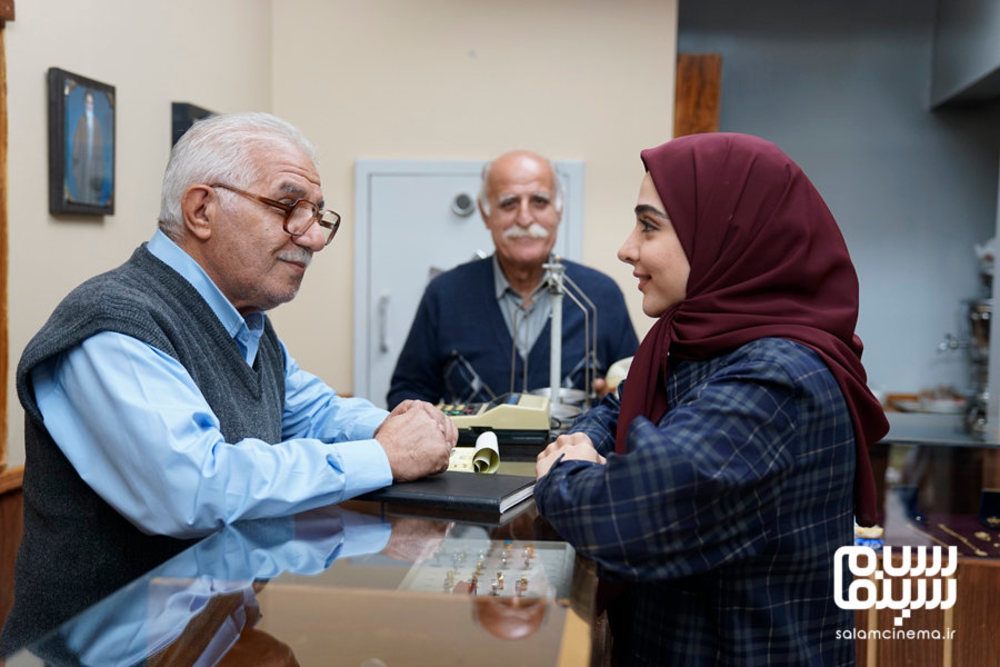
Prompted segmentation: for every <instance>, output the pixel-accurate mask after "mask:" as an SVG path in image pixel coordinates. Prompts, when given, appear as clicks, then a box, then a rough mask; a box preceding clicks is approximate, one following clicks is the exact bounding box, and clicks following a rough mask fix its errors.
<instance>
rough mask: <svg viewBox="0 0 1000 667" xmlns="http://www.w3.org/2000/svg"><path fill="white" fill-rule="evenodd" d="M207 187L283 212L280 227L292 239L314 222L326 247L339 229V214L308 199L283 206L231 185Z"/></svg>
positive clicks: (301, 233) (217, 184)
mask: <svg viewBox="0 0 1000 667" xmlns="http://www.w3.org/2000/svg"><path fill="white" fill-rule="evenodd" d="M209 187H211V188H223V189H225V190H229V191H231V192H235V193H236V194H238V195H241V196H243V197H246V198H247V199H252V200H253V201H256V202H260V203H261V204H264V205H266V206H273V207H274V208H276V209H278V210H280V211H282V212H284V214H285V219H284V220H283V221H282V223H281V226H282V227H283V228H284V230H285V233H286V234H288V235H289V236H291V237H292V238H298V237H300V236H302V235H303V234H305V233H306V232H308V231H309V228H310V227H312V225H313V223H314V222H318V223H319V229H320V231H321V232H322V233H323V238H324V241H323V245H324V246H328V245H330V241H332V240H333V237H334V236H336V235H337V230H338V229H340V214H339V213H337V212H336V211H331V210H330V209H327V208H324V209H321V208H320V207H319V206H316V204H314V203H312V202H311V201H309V200H308V199H296V200H295V201H293V202H292V203H291V204H284V203H282V202H280V201H276V200H274V199H268V198H267V197H261V196H260V195H255V194H253V193H251V192H247V191H246V190H240V189H239V188H234V187H233V186H231V185H225V184H223V183H213V184H212V185H210V186H209Z"/></svg>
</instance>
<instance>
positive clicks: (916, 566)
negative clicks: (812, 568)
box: [856, 413, 1000, 667]
mask: <svg viewBox="0 0 1000 667" xmlns="http://www.w3.org/2000/svg"><path fill="white" fill-rule="evenodd" d="M887 417H888V418H889V423H890V430H889V434H888V435H887V436H886V437H885V438H884V439H883V440H882V441H881V442H880V443H878V444H876V445H874V446H873V447H872V448H871V450H870V455H871V461H872V468H873V470H874V472H875V479H876V488H877V494H878V501H879V508H880V512H879V514H880V524H881V528H882V531H881V532H880V534H879V535H878V537H879V539H878V540H876V541H875V542H877V546H889V547H892V548H893V549H892V562H893V564H894V565H896V566H897V567H899V566H903V567H904V568H906V567H908V569H909V570H910V572H911V573H912V574H911V575H910V576H906V577H903V578H902V579H904V580H909V579H911V578H916V579H919V578H920V577H921V576H929V575H926V574H924V575H921V574H920V572H921V570H922V568H921V566H920V561H919V558H918V556H917V555H916V552H917V551H918V550H917V549H912V548H913V547H927V549H924V550H923V552H924V553H925V554H926V553H931V552H933V548H935V547H940V548H942V549H946V548H950V547H954V548H955V551H956V554H957V565H956V567H955V569H954V572H953V573H952V574H950V575H948V577H947V578H948V579H953V580H954V584H955V587H954V590H955V595H954V598H953V600H952V601H953V604H951V605H948V606H947V608H942V607H945V606H946V605H943V604H942V605H933V606H932V605H930V604H927V605H923V606H921V605H920V604H916V603H915V604H913V605H911V606H912V607H913V609H912V610H910V609H907V618H906V621H905V623H904V624H902V625H900V621H899V619H900V612H899V611H898V608H897V609H893V608H888V604H880V605H878V606H874V607H871V608H868V609H864V610H859V611H858V612H856V628H857V629H858V631H859V632H858V635H857V644H856V646H857V657H858V664H859V665H863V666H865V667H872V666H874V665H903V664H905V665H911V666H917V667H919V666H924V665H926V666H927V667H931V666H937V665H994V664H997V656H1000V635H998V633H997V632H996V629H995V627H993V626H995V619H997V618H1000V505H998V494H1000V442H998V441H997V439H996V437H995V436H992V437H991V436H989V435H986V437H984V435H983V434H972V433H969V432H968V431H966V429H965V425H964V418H963V416H962V415H950V414H920V413H888V414H887ZM862 534H863V532H862V531H859V535H862ZM869 536H870V535H869ZM858 542H859V543H864V544H865V545H866V546H867V545H871V546H875V547H876V548H877V546H876V544H870V543H868V541H867V540H864V539H859V540H858ZM907 546H908V547H911V549H912V551H911V554H912V555H911V561H910V563H903V560H902V558H903V553H904V552H903V550H902V549H901V547H907ZM941 553H942V554H945V553H947V552H946V551H942V552H941ZM882 555H883V556H884V552H883V554H882ZM948 562H949V564H950V559H949V561H948ZM881 569H884V566H883V567H880V570H881ZM883 574H884V573H883V572H882V571H879V572H876V573H875V578H874V579H873V580H872V582H873V583H875V582H876V581H878V585H879V586H882V587H884V586H885V585H886V584H885V583H883V582H884V581H887V580H888V579H889V576H888V575H884V576H883ZM891 585H892V588H891V589H890V590H891V592H892V596H895V597H897V598H899V597H900V596H901V594H902V592H903V591H902V588H901V587H902V586H906V585H908V584H907V583H906V582H905V581H903V580H899V581H894V582H893V583H892V584H891ZM929 585H930V584H928V586H929ZM878 590H879V591H883V590H884V589H883V588H878ZM880 595H882V596H883V597H885V596H884V593H880ZM890 597H891V596H890ZM911 612H912V616H910V615H909V614H910V613H911ZM896 629H905V630H906V632H905V633H903V634H902V636H901V637H897V636H894V635H892V634H891V633H892V631H893V630H896Z"/></svg>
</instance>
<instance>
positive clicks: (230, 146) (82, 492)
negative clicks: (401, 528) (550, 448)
mask: <svg viewBox="0 0 1000 667" xmlns="http://www.w3.org/2000/svg"><path fill="white" fill-rule="evenodd" d="M314 153H315V151H314V148H313V146H312V144H310V143H309V142H308V140H307V139H306V138H305V137H304V136H302V134H301V133H300V132H299V131H298V130H297V129H295V128H294V127H292V126H291V125H289V124H288V123H286V122H285V121H282V120H280V119H278V118H275V117H274V116H270V115H268V114H261V113H251V114H235V115H223V116H215V117H211V118H208V119H205V120H202V121H199V122H198V123H196V124H195V125H194V126H193V127H192V128H191V129H190V130H189V131H188V132H187V133H186V134H185V135H184V136H183V137H182V138H181V139H180V141H179V142H178V143H177V145H176V146H175V147H174V149H173V151H172V153H171V156H170V160H169V163H168V165H167V169H166V173H165V175H164V179H163V191H162V203H161V211H160V216H159V229H158V230H157V231H156V233H155V234H154V235H153V238H152V239H151V240H150V241H149V242H148V243H145V244H143V245H142V246H140V247H139V248H138V249H137V250H136V251H135V252H134V253H133V255H132V257H131V258H130V259H129V260H128V261H127V262H126V263H125V264H123V265H122V266H120V267H118V268H117V269H114V270H112V271H110V272H108V273H105V274H102V275H100V276H97V277H96V278H92V279H90V280H88V281H87V282H85V283H84V284H82V285H81V286H80V287H78V288H77V289H75V290H74V291H73V292H71V293H70V295H69V296H67V297H66V299H65V300H63V302H62V303H61V304H60V305H59V306H58V307H57V308H56V310H55V312H54V313H53V315H52V316H51V318H50V319H49V321H48V322H47V323H46V324H45V325H44V327H42V329H41V330H40V331H39V332H38V334H36V335H35V337H34V338H33V339H32V340H31V342H30V343H29V344H28V346H27V348H26V349H25V351H24V354H23V356H22V358H21V361H20V364H19V366H18V371H17V389H18V395H19V397H20V400H21V403H22V405H23V406H24V409H25V413H26V427H25V451H26V463H25V471H24V496H25V517H24V528H25V533H24V539H23V541H22V544H21V550H20V553H19V555H18V563H17V576H16V603H15V606H14V609H13V611H12V613H11V616H10V618H9V620H8V623H7V625H6V626H5V628H4V635H3V641H2V646H0V648H2V649H6V650H9V649H11V648H14V647H17V646H19V645H23V644H24V643H26V642H28V641H30V640H31V639H32V638H33V637H34V636H38V635H39V634H40V633H42V632H44V631H45V630H46V629H48V628H51V627H53V626H55V625H56V624H57V623H58V622H60V621H61V620H63V619H65V618H68V617H69V616H70V615H72V614H73V613H74V612H76V611H78V610H80V609H82V608H83V607H84V606H86V605H88V604H89V603H92V602H94V601H95V600H97V599H99V598H101V597H103V596H105V595H107V594H108V593H110V592H111V591H113V590H114V589H116V588H118V587H120V586H121V585H123V584H124V583H126V582H127V581H130V580H132V579H134V578H135V577H136V576H138V575H140V574H141V573H144V572H146V571H148V570H149V569H151V568H152V567H153V566H154V565H156V564H158V563H160V562H162V561H164V560H166V559H167V558H169V557H170V556H172V555H173V554H175V553H177V552H179V551H180V550H182V549H183V548H185V547H186V546H188V545H189V544H190V543H191V540H192V539H194V538H197V537H199V536H202V535H205V534H207V533H209V532H211V531H214V530H216V529H218V528H220V527H221V526H222V525H224V524H227V523H230V522H233V521H236V520H238V519H244V518H261V517H273V516H282V515H288V514H292V513H296V512H299V511H303V510H307V509H311V508H314V507H318V506H322V505H328V504H331V503H335V502H339V501H341V500H345V499H347V498H351V497H354V496H356V495H359V494H362V493H365V492H368V491H371V490H374V489H377V488H379V487H382V486H386V485H388V484H390V483H392V482H393V480H410V479H414V478H418V477H421V476H423V475H426V474H429V473H433V472H437V471H440V470H443V469H444V468H446V467H447V465H448V458H449V453H450V450H451V448H452V447H453V446H454V444H455V441H456V439H457V435H458V434H457V431H456V429H455V427H454V425H453V424H452V422H451V421H450V420H448V419H447V418H446V417H445V416H444V415H443V414H442V413H441V411H440V410H437V409H435V408H434V407H433V406H431V405H430V404H428V403H422V402H419V401H408V402H406V403H404V404H401V405H400V406H398V407H397V408H396V409H395V410H393V412H392V413H387V412H386V411H384V410H381V409H378V408H376V407H375V406H374V405H372V404H371V403H370V402H368V401H367V400H364V399H360V398H345V397H341V396H338V395H337V393H336V392H335V391H334V390H333V389H331V388H330V387H329V386H327V385H326V384H324V383H323V382H322V381H321V380H320V379H319V378H317V377H316V376H314V375H311V374H310V373H307V372H306V371H304V370H302V369H300V368H299V366H298V364H297V363H296V362H295V359H294V358H293V357H292V356H291V355H290V354H289V352H288V350H286V349H285V346H284V344H283V343H282V342H281V340H280V339H279V338H278V336H277V335H276V333H275V331H274V329H273V328H272V325H271V322H270V320H269V319H268V317H267V316H266V315H265V312H266V311H268V310H270V309H271V308H274V307H275V306H277V305H279V304H281V303H284V302H286V301H290V300H291V299H292V298H294V296H295V294H296V292H297V291H298V289H299V285H300V283H301V281H302V278H303V275H304V274H305V271H306V268H307V267H308V266H309V263H310V261H311V260H312V258H313V254H314V253H317V252H319V251H320V250H322V249H323V248H324V247H325V246H326V245H327V244H328V243H330V242H331V241H332V240H333V238H334V235H335V234H336V232H337V228H338V226H339V224H340V216H339V215H338V214H337V213H334V212H333V211H330V210H327V209H325V208H324V202H323V196H322V191H321V188H320V179H319V174H318V172H317V169H316V166H315V163H314ZM0 652H3V651H0Z"/></svg>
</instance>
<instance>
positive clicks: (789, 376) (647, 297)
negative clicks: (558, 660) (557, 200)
mask: <svg viewBox="0 0 1000 667" xmlns="http://www.w3.org/2000/svg"><path fill="white" fill-rule="evenodd" d="M642 161H643V163H644V164H645V167H646V170H647V173H646V175H645V177H644V178H643V181H642V185H641V187H640V190H639V198H638V202H637V205H636V207H635V216H636V222H635V226H634V228H633V230H632V232H631V234H630V235H629V236H628V238H627V239H626V240H625V243H624V244H623V245H622V247H621V249H620V250H619V251H618V257H619V259H621V260H622V261H623V262H626V263H628V264H630V265H632V267H633V269H634V271H633V275H634V276H635V277H636V278H637V279H638V287H639V290H640V291H641V292H642V295H643V298H642V307H643V311H644V312H645V313H646V314H647V315H649V316H650V317H655V318H658V319H657V322H656V323H655V324H654V325H653V327H652V329H651V330H650V331H649V333H648V334H647V336H646V337H645V339H644V340H643V341H642V344H641V345H640V347H639V350H638V352H637V353H636V356H635V359H634V361H633V362H632V365H631V368H630V370H629V375H628V378H627V379H626V380H625V382H624V383H623V385H622V388H621V390H620V393H619V396H620V402H619V399H618V398H616V397H608V398H606V399H605V400H604V402H602V403H601V404H600V405H598V406H597V407H596V408H594V409H593V410H591V411H590V412H588V413H587V414H585V415H584V416H583V417H582V418H581V419H580V420H579V421H578V422H577V424H576V425H574V428H573V429H572V431H573V432H571V433H569V434H567V435H564V436H561V437H560V438H559V439H558V440H557V441H556V442H554V443H553V444H552V445H550V446H549V447H548V448H547V449H546V450H545V451H544V452H543V453H542V454H540V455H539V457H538V463H537V474H538V477H539V479H538V483H537V485H536V487H535V500H536V503H537V505H538V508H539V510H540V512H541V513H542V514H543V515H544V516H545V517H546V518H547V519H548V520H549V522H550V523H551V524H552V525H553V527H554V528H555V529H556V530H557V531H558V532H559V534H560V535H562V536H563V537H564V538H565V539H566V540H567V541H569V542H571V543H572V544H573V545H574V546H575V547H576V549H577V550H578V551H579V552H580V553H581V554H582V555H585V556H588V557H590V558H592V559H594V560H595V561H597V563H598V564H599V565H600V567H601V574H602V578H604V579H605V580H607V581H608V582H617V583H616V590H617V595H616V597H615V599H614V600H613V601H612V602H611V603H610V606H609V607H608V614H609V621H610V623H611V628H612V634H613V639H614V645H615V653H616V655H618V656H619V658H620V659H621V662H623V663H624V664H650V665H664V664H681V665H699V664H711V665H715V664H739V665H751V664H761V665H778V664H796V665H798V664H822V665H833V664H851V663H853V661H854V645H853V642H851V641H848V640H844V639H838V638H837V635H836V630H838V629H841V630H847V629H850V628H851V627H852V626H853V616H852V613H851V612H849V611H846V610H841V609H839V608H838V607H837V606H836V605H835V603H834V592H833V555H834V552H835V551H836V549H837V547H839V546H842V545H847V544H851V543H852V542H853V520H854V518H855V516H857V520H858V522H859V523H862V524H865V525H868V524H871V523H873V522H874V520H875V516H876V514H875V512H876V510H875V486H874V479H873V477H872V472H871V466H870V463H869V459H868V455H867V447H868V445H869V444H871V443H874V442H875V441H877V440H878V439H879V438H881V437H882V436H883V435H884V434H885V432H886V431H887V430H888V426H887V423H886V420H885V416H884V415H883V414H882V409H881V406H880V405H879V403H878V401H877V400H876V399H875V398H874V397H873V396H872V395H871V393H870V392H869V391H868V389H867V386H866V377H865V371H864V368H863V367H862V365H861V361H860V357H861V349H862V346H861V341H860V340H859V339H858V338H857V336H855V335H854V326H855V323H856V320H857V312H858V282H857V277H856V274H855V272H854V268H853V265H852V263H851V260H850V257H849V255H848V252H847V247H846V245H845V243H844V240H843V237H842V236H841V234H840V231H839V229H838V228H837V224H836V222H835V221H834V219H833V216H832V215H831V214H830V212H829V210H828V209H827V207H826V204H825V203H824V202H823V200H822V198H821V197H820V195H819V193H818V192H817V191H816V189H815V188H814V187H813V185H812V183H810V181H809V180H808V178H806V176H805V174H804V173H803V172H802V170H801V169H800V168H799V167H798V166H797V165H796V164H795V163H794V162H792V160H791V159H790V158H789V157H788V156H787V155H785V154H784V153H783V152H782V151H781V150H780V149H778V148H777V147H776V146H774V145H773V144H771V143H769V142H767V141H764V140H762V139H759V138H757V137H751V136H747V135H739V134H726V133H715V134H704V135H693V136H688V137H682V138H679V139H675V140H673V141H670V142H667V143H666V144H663V145H661V146H658V147H656V148H652V149H649V150H646V151H643V152H642Z"/></svg>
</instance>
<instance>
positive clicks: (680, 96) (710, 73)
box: [674, 53, 722, 137]
mask: <svg viewBox="0 0 1000 667" xmlns="http://www.w3.org/2000/svg"><path fill="white" fill-rule="evenodd" d="M676 79H677V81H676V85H675V95H674V136H675V137H682V136H684V135H687V134H696V133H699V132H718V131H719V96H720V88H721V85H722V54H721V53H699V54H695V53H678V54H677V76H676Z"/></svg>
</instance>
